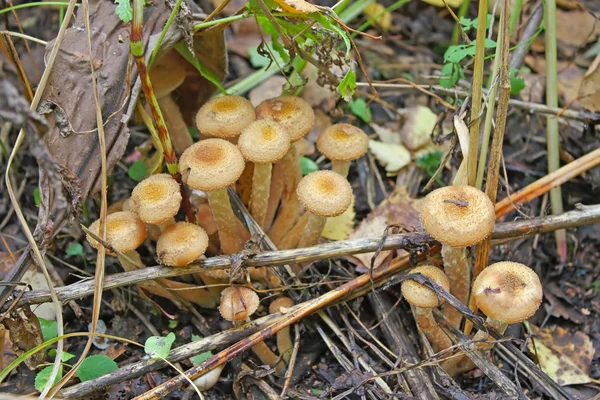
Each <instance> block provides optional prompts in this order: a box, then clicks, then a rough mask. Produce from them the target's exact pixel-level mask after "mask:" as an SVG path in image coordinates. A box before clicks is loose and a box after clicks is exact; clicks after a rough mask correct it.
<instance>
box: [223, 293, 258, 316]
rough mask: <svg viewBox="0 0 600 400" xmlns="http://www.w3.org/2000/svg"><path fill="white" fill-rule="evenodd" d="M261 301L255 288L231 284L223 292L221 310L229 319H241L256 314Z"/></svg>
mask: <svg viewBox="0 0 600 400" xmlns="http://www.w3.org/2000/svg"><path fill="white" fill-rule="evenodd" d="M259 302H260V300H259V298H258V295H257V294H256V292H255V291H254V290H252V289H249V288H247V287H245V286H230V287H228V288H226V289H225V290H223V292H222V293H221V303H220V304H219V312H220V313H221V316H222V317H223V318H225V319H226V320H227V321H240V320H243V319H246V318H248V317H249V316H251V315H252V314H254V312H255V311H256V309H257V308H258V303H259Z"/></svg>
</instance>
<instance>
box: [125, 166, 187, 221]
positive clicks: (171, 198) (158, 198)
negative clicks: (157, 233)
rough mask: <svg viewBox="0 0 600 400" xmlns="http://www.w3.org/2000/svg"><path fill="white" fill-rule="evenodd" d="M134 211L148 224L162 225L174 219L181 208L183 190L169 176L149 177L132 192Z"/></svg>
mask: <svg viewBox="0 0 600 400" xmlns="http://www.w3.org/2000/svg"><path fill="white" fill-rule="evenodd" d="M131 203H132V204H131V205H132V210H133V211H135V212H136V213H137V214H138V216H139V217H140V219H141V220H142V221H144V222H146V223H148V224H156V225H158V224H162V223H163V222H165V221H167V220H169V219H170V218H173V217H174V216H175V215H176V214H177V212H179V207H180V206H181V189H180V188H179V184H178V183H177V181H176V180H175V179H173V178H172V177H171V175H169V174H157V175H152V176H149V177H148V178H146V179H144V180H143V181H141V182H140V183H138V184H137V185H136V187H135V188H134V189H133V191H132V192H131Z"/></svg>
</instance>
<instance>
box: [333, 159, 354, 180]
mask: <svg viewBox="0 0 600 400" xmlns="http://www.w3.org/2000/svg"><path fill="white" fill-rule="evenodd" d="M331 170H332V171H333V172H337V173H338V174H340V175H341V176H343V177H344V178H347V177H348V172H350V161H335V160H331Z"/></svg>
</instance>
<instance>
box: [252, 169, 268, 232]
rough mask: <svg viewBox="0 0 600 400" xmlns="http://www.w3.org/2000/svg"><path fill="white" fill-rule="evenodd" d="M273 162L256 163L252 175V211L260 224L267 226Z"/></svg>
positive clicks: (262, 226)
mask: <svg viewBox="0 0 600 400" xmlns="http://www.w3.org/2000/svg"><path fill="white" fill-rule="evenodd" d="M272 169H273V164H271V163H268V164H254V174H253V175H252V195H251V197H250V213H251V214H252V216H253V217H254V219H255V220H256V222H257V223H258V225H260V227H261V228H263V229H264V227H265V220H266V217H267V208H268V206H269V194H270V192H271V171H272Z"/></svg>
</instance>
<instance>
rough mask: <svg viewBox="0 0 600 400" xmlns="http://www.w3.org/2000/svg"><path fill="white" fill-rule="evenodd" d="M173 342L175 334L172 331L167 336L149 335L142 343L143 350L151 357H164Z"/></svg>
mask: <svg viewBox="0 0 600 400" xmlns="http://www.w3.org/2000/svg"><path fill="white" fill-rule="evenodd" d="M174 342H175V334H174V333H173V332H171V333H169V334H168V335H167V336H150V337H149V338H148V339H146V342H145V343H144V351H145V352H146V354H148V355H149V356H150V357H151V358H159V359H164V358H167V356H168V355H169V351H171V346H173V343H174Z"/></svg>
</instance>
